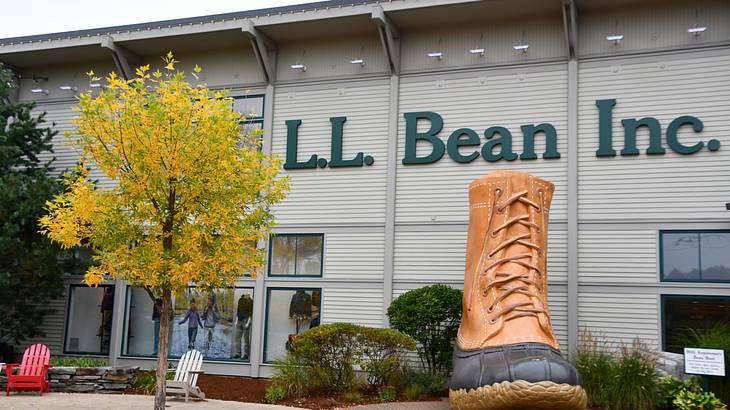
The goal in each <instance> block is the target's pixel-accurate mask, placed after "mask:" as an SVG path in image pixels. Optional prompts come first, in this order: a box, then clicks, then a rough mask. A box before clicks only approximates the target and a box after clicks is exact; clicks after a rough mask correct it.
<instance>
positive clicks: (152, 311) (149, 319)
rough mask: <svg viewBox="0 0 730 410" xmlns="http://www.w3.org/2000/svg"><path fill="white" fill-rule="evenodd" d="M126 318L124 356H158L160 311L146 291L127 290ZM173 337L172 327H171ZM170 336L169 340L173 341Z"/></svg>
mask: <svg viewBox="0 0 730 410" xmlns="http://www.w3.org/2000/svg"><path fill="white" fill-rule="evenodd" d="M160 303H162V301H160ZM126 317H127V323H125V326H126V328H125V338H124V344H123V346H122V354H125V355H130V356H156V355H157V342H158V339H159V335H160V311H159V309H157V306H156V305H155V304H154V303H153V301H152V298H150V296H149V294H148V293H147V292H146V291H145V290H144V289H141V288H132V287H128V288H127V316H126ZM171 317H172V316H171ZM171 335H172V327H170V336H171ZM170 336H169V337H168V340H170V341H172V337H170Z"/></svg>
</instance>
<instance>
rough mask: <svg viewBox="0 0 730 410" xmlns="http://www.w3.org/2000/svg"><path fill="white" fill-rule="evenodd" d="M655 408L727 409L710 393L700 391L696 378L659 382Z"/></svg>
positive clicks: (669, 409) (672, 409)
mask: <svg viewBox="0 0 730 410" xmlns="http://www.w3.org/2000/svg"><path fill="white" fill-rule="evenodd" d="M657 408H658V409H661V410H723V409H726V408H727V407H726V406H725V405H724V404H722V402H721V401H720V399H718V398H717V397H716V396H715V395H714V394H713V393H712V392H706V391H703V390H702V387H701V386H700V379H699V378H698V377H692V378H690V379H687V380H679V379H677V378H676V377H665V378H663V379H661V380H660V381H659V387H658V394H657Z"/></svg>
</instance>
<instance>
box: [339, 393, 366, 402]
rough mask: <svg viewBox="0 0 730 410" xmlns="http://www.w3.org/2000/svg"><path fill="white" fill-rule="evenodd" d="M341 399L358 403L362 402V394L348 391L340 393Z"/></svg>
mask: <svg viewBox="0 0 730 410" xmlns="http://www.w3.org/2000/svg"><path fill="white" fill-rule="evenodd" d="M342 400H344V401H346V402H348V403H352V404H358V403H360V402H362V394H360V392H356V391H349V392H345V393H342Z"/></svg>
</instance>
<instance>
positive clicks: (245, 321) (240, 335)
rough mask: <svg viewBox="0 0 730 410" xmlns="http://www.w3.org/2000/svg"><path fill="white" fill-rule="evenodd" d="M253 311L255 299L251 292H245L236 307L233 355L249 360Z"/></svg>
mask: <svg viewBox="0 0 730 410" xmlns="http://www.w3.org/2000/svg"><path fill="white" fill-rule="evenodd" d="M252 313H253V299H252V298H251V296H250V295H249V294H243V295H241V297H240V298H239V299H238V305H237V307H236V331H235V333H234V340H233V349H234V351H233V357H234V358H241V359H243V360H249V353H250V351H251V316H252Z"/></svg>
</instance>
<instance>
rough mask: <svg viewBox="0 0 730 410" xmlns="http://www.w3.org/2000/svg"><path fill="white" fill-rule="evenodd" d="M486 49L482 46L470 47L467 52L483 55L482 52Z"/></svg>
mask: <svg viewBox="0 0 730 410" xmlns="http://www.w3.org/2000/svg"><path fill="white" fill-rule="evenodd" d="M486 51H487V50H485V49H483V48H472V49H471V50H469V54H474V55H476V56H479V57H484V52H486Z"/></svg>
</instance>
